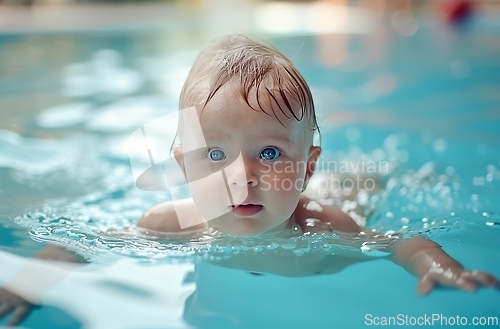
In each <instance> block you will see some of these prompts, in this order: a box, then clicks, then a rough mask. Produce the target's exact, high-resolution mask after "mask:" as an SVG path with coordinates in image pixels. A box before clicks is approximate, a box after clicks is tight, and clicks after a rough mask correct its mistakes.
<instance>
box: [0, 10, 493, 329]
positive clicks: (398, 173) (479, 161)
mask: <svg viewBox="0 0 500 329" xmlns="http://www.w3.org/2000/svg"><path fill="white" fill-rule="evenodd" d="M494 23H495V22H494V21H493V22H490V21H487V20H480V19H476V20H475V21H472V22H470V24H469V25H468V26H466V27H465V28H463V29H461V30H453V29H441V30H437V27H432V26H429V27H425V26H421V28H420V29H419V31H418V32H417V33H416V34H415V35H413V36H411V37H402V36H399V35H397V34H396V33H394V32H392V31H390V30H388V31H386V34H381V35H379V36H378V37H376V36H371V35H357V36H352V37H350V38H349V39H348V40H347V42H346V45H347V49H348V51H349V56H348V57H347V61H345V62H343V63H341V64H339V65H336V66H331V65H328V64H327V63H328V62H322V61H321V60H320V59H321V58H322V57H321V49H323V48H322V47H321V42H327V43H329V42H339V39H338V38H335V37H332V38H330V39H328V38H326V39H325V38H323V39H319V38H314V37H311V36H296V37H286V38H284V37H267V39H268V40H269V41H270V42H271V43H272V44H274V45H275V46H276V47H277V48H278V49H280V50H281V51H283V52H284V53H285V54H286V55H288V56H289V57H290V58H291V59H292V61H293V62H294V63H295V64H296V65H297V67H298V68H299V70H300V71H301V72H302V73H303V75H304V76H305V78H306V80H307V81H308V82H309V84H310V86H311V89H312V91H313V94H314V96H315V99H316V106H317V110H318V115H319V124H320V125H321V127H322V147H323V150H324V152H323V154H324V155H323V158H322V161H324V162H328V161H330V160H332V159H334V160H335V161H343V160H345V161H358V160H360V159H362V160H365V161H368V160H370V161H386V162H387V163H388V164H389V168H390V169H389V170H388V172H382V173H379V174H377V175H375V176H374V178H376V179H377V180H378V181H380V182H381V184H383V186H384V187H383V188H382V190H380V191H378V192H376V193H373V194H372V195H371V196H370V197H369V198H368V199H367V200H365V205H366V207H367V208H368V209H371V210H372V212H371V213H370V217H369V218H368V222H367V225H368V227H370V228H374V229H378V230H381V231H383V232H388V231H395V232H402V233H408V234H425V235H428V236H430V237H431V238H432V239H433V240H435V241H436V242H438V243H439V244H441V245H442V246H443V248H444V249H445V250H446V252H448V253H449V254H450V255H452V256H454V257H455V258H456V259H457V260H458V261H460V262H461V263H462V264H463V265H464V266H465V267H467V268H477V269H481V270H484V271H488V272H490V273H493V274H495V275H496V276H500V265H499V263H498V262H497V259H498V257H499V256H500V242H499V241H500V240H499V239H498V237H499V234H500V217H499V214H500V209H499V207H500V206H499V203H498V201H497V200H498V199H499V197H500V192H499V189H500V132H499V128H500V121H499V119H500V109H499V106H500V96H499V95H500V43H499V41H498V40H499V39H498V35H499V32H500V31H499V29H500V26H498V25H495V24H494ZM162 37H163V36H160V35H156V34H155V33H153V32H151V33H145V32H143V33H141V34H140V35H136V34H134V33H113V34H107V35H103V34H89V35H57V36H52V35H46V36H40V37H39V38H35V39H34V38H33V37H30V38H28V37H25V36H23V35H16V36H10V37H2V39H0V48H1V49H3V50H4V51H7V50H8V49H23V48H22V47H25V46H26V45H28V46H30V47H32V48H33V49H39V52H38V54H39V57H37V60H38V63H39V66H34V67H32V68H29V67H27V68H25V69H26V71H25V73H24V74H20V75H17V76H16V77H15V78H9V76H7V75H5V76H4V77H2V80H1V81H0V92H1V93H2V94H3V96H4V97H5V98H6V99H10V98H9V97H7V96H9V95H12V94H16V93H22V92H23V91H24V92H26V93H28V94H30V93H33V92H34V91H40V92H43V93H45V94H47V95H49V96H50V97H49V96H47V97H46V98H43V97H41V98H36V97H28V100H29V101H30V102H32V103H33V104H31V103H29V104H27V105H26V104H25V105H24V107H19V106H17V107H16V106H14V105H12V106H11V105H10V104H15V102H10V103H9V102H6V103H4V107H3V108H2V116H5V119H4V120H2V121H3V122H1V123H0V124H2V127H3V128H4V129H3V130H1V131H0V179H1V180H0V197H1V199H0V200H1V201H0V266H1V269H2V271H1V274H0V283H4V282H7V281H8V280H10V279H11V278H12V277H13V276H14V275H15V273H16V272H17V271H18V269H20V268H22V267H23V266H24V264H25V263H26V261H27V259H29V258H30V257H31V256H32V255H34V254H35V253H36V252H37V251H39V250H41V249H42V248H43V247H44V246H45V245H46V244H47V243H49V242H50V243H54V244H56V245H59V246H62V247H64V248H67V249H69V250H71V251H73V252H76V253H78V254H79V255H81V256H83V257H84V258H86V259H87V260H88V262H89V264H87V265H85V266H83V267H81V268H78V269H75V270H72V271H70V272H69V273H68V274H67V275H65V276H64V277H62V278H61V279H60V283H58V284H57V285H56V286H55V287H52V288H51V289H50V290H49V291H47V292H45V293H44V295H43V306H42V307H41V308H37V309H35V310H34V311H33V312H32V314H31V315H30V317H29V318H28V319H27V320H26V321H25V322H24V323H23V326H25V327H27V328H257V327H258V328H276V327H280V328H281V327H283V328H304V327H311V328H332V327H335V326H340V327H347V328H363V327H366V325H367V323H366V321H367V319H371V317H372V316H373V317H390V316H392V317H396V316H398V314H401V315H403V316H408V317H415V318H417V317H424V316H432V314H437V315H442V316H448V317H456V316H460V317H465V318H467V319H469V320H472V318H473V317H481V316H486V317H487V316H497V317H500V309H499V307H498V305H499V304H500V303H499V302H500V294H499V292H498V291H492V290H487V289H481V290H479V291H478V292H476V293H474V294H471V293H467V292H462V291H458V290H453V289H438V290H437V291H434V292H433V293H432V294H431V295H430V296H428V297H425V298H421V297H417V296H416V293H415V290H416V283H417V280H416V278H414V277H412V276H411V275H410V274H408V273H406V272H405V271H404V270H403V269H401V268H398V267H397V266H396V265H394V264H392V263H391V262H388V261H386V260H382V259H377V257H376V255H374V257H373V261H365V262H361V263H357V264H354V265H350V266H348V267H346V268H345V269H343V270H342V271H340V272H338V273H335V274H330V275H309V276H302V277H284V276H278V275H272V274H263V275H256V274H252V273H250V272H249V271H247V270H238V269H232V268H227V267H222V266H217V265H214V263H216V262H218V261H221V260H228V259H229V260H231V259H237V258H238V257H242V258H245V257H246V258H248V257H249V258H252V257H257V258H262V259H263V260H266V259H273V257H278V259H292V261H293V262H295V260H296V263H297V264H301V261H302V260H303V259H307V257H310V256H314V255H315V254H324V253H336V252H338V251H339V250H340V249H341V248H340V247H339V246H338V245H337V241H336V240H335V237H331V236H321V235H319V236H312V237H311V236H308V237H302V238H301V237H298V238H297V237H296V238H279V239H276V240H275V241H271V240H269V239H267V240H266V239H263V240H251V241H243V240H240V239H220V240H214V241H212V240H207V241H201V242H199V243H192V244H186V243H178V242H175V241H172V240H165V239H163V240H162V239H146V238H145V237H144V236H141V235H139V236H137V235H134V234H135V233H136V232H135V231H134V229H133V228H132V229H129V230H128V231H127V232H129V233H130V236H128V237H123V236H122V237H110V236H103V235H102V232H105V231H107V230H110V229H115V230H117V229H118V230H119V229H122V228H123V227H127V226H130V225H133V224H134V223H135V222H136V221H137V219H138V218H139V217H140V216H141V214H142V213H143V212H144V211H145V210H146V209H148V208H149V207H150V206H151V205H153V204H155V203H157V202H160V201H163V200H165V199H167V198H168V197H169V196H168V194H167V193H161V192H160V193H159V192H145V191H141V190H139V189H137V188H136V187H135V185H134V180H133V176H132V173H131V170H130V163H129V158H128V151H127V148H126V142H127V139H128V137H129V135H130V133H132V132H133V131H134V130H135V129H137V128H138V127H140V126H141V125H143V124H145V123H147V122H149V121H151V120H154V119H155V118H158V117H159V116H162V115H164V114H165V113H166V112H169V111H175V109H176V105H177V93H178V91H179V88H180V86H181V85H182V82H183V77H184V76H185V74H186V72H187V70H188V69H189V65H190V63H191V61H192V59H193V56H194V55H195V54H196V49H191V48H189V49H187V50H186V51H181V50H179V49H178V48H177V46H176V45H175V44H174V43H173V42H169V41H164V42H165V46H162V47H160V46H159V44H160V41H159V40H162ZM144 39H146V40H147V42H146V41H140V40H144ZM52 45H58V46H59V47H61V49H63V50H64V51H61V52H60V55H59V57H58V58H54V57H53V56H52V55H53V54H52V53H51V51H50V50H49V49H50V48H51V46H52ZM328 55H329V54H326V56H327V57H328ZM330 55H331V54H330ZM9 106H10V107H9ZM30 107H31V108H32V109H33V111H28V110H26V108H30ZM34 110H37V111H38V112H37V113H35V112H34ZM42 110H43V111H42ZM23 111H24V112H23ZM40 111H41V112H40ZM358 201H359V200H358ZM344 206H345V205H344ZM255 255H257V256H255ZM268 257H269V258H268ZM306 264H307V263H306ZM304 266H306V265H304ZM52 275H53V276H55V275H57V273H55V272H54V270H53V269H52V268H38V269H37V270H34V271H33V272H32V273H31V279H30V281H31V282H34V284H35V285H36V280H39V279H40V278H43V277H46V276H52ZM26 287H28V288H27V289H29V287H31V286H30V285H28V283H27V284H26ZM410 321H411V320H410ZM4 323H5V320H2V322H0V324H4ZM437 323H439V322H437ZM435 324H436V323H435ZM398 327H400V326H398ZM403 327H404V326H403Z"/></svg>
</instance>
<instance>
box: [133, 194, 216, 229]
mask: <svg viewBox="0 0 500 329" xmlns="http://www.w3.org/2000/svg"><path fill="white" fill-rule="evenodd" d="M137 226H138V227H141V228H145V229H148V230H152V231H157V232H167V233H170V232H172V233H182V232H186V233H189V232H191V231H194V230H199V229H202V228H206V227H207V223H206V221H205V220H204V219H203V216H202V215H201V214H200V212H199V211H198V209H197V208H196V205H195V204H194V201H193V199H184V200H176V201H175V203H174V202H172V201H166V202H162V203H159V204H157V205H156V206H154V207H152V208H151V209H149V210H148V211H146V213H145V214H144V215H143V216H142V218H141V219H140V220H139V222H138V223H137Z"/></svg>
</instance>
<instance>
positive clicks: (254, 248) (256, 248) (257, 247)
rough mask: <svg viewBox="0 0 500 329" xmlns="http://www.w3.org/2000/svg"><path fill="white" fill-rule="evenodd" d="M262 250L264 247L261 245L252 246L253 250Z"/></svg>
mask: <svg viewBox="0 0 500 329" xmlns="http://www.w3.org/2000/svg"><path fill="white" fill-rule="evenodd" d="M263 250H264V248H263V247H262V246H256V247H253V251H254V252H262V251H263Z"/></svg>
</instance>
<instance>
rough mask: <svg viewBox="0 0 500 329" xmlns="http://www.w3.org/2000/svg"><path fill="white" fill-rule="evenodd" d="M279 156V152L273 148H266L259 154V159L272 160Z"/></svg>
mask: <svg viewBox="0 0 500 329" xmlns="http://www.w3.org/2000/svg"><path fill="white" fill-rule="evenodd" d="M280 155H281V152H280V151H279V150H278V149H277V148H275V147H266V148H265V149H263V150H262V151H261V152H260V158H261V159H263V160H274V159H276V158H278V157H279V156H280Z"/></svg>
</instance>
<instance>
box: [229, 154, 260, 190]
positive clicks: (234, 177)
mask: <svg viewBox="0 0 500 329" xmlns="http://www.w3.org/2000/svg"><path fill="white" fill-rule="evenodd" d="M226 170H228V171H229V173H230V176H229V177H228V183H229V185H230V186H232V187H236V186H250V187H254V186H257V184H258V183H259V180H258V178H257V176H256V175H255V174H254V173H253V170H252V164H251V163H250V161H244V160H243V157H242V156H241V154H240V156H239V157H238V159H237V160H236V161H235V162H233V163H232V164H230V165H229V166H228V167H227V168H226Z"/></svg>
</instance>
